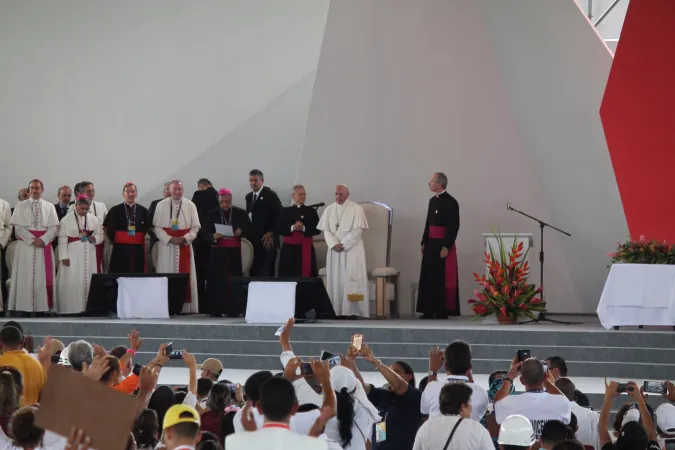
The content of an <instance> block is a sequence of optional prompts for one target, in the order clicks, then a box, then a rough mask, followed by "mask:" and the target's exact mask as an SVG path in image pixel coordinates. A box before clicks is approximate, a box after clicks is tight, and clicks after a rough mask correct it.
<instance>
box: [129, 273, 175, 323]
mask: <svg viewBox="0 0 675 450" xmlns="http://www.w3.org/2000/svg"><path fill="white" fill-rule="evenodd" d="M168 298H169V279H168V278H166V277H152V278H125V277H120V278H118V279H117V316H118V317H119V318H120V319H168V318H169V300H168Z"/></svg>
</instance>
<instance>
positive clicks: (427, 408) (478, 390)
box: [420, 375, 489, 439]
mask: <svg viewBox="0 0 675 450" xmlns="http://www.w3.org/2000/svg"><path fill="white" fill-rule="evenodd" d="M458 381H463V382H464V383H466V385H467V386H469V387H470V388H471V389H472V390H473V393H472V394H471V405H472V409H471V419H472V420H475V421H477V422H478V421H480V420H481V419H482V418H483V416H484V415H485V413H486V412H487V409H488V403H489V399H488V394H487V392H485V389H483V388H482V387H480V386H479V385H477V384H475V383H469V379H468V378H467V377H462V376H456V375H448V376H447V377H446V378H445V379H441V380H438V381H432V382H431V383H429V384H427V387H426V389H424V392H423V393H422V402H421V404H420V412H421V413H422V414H424V415H428V416H429V418H431V417H436V416H440V415H441V407H440V395H441V389H442V388H443V386H445V385H446V384H448V383H456V382H458ZM453 439H454V438H453Z"/></svg>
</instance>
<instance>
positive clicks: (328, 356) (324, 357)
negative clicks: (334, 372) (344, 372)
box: [321, 350, 335, 361]
mask: <svg viewBox="0 0 675 450" xmlns="http://www.w3.org/2000/svg"><path fill="white" fill-rule="evenodd" d="M334 357H335V353H331V352H327V351H326V350H322V351H321V361H326V360H329V359H333V358H334Z"/></svg>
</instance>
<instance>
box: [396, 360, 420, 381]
mask: <svg viewBox="0 0 675 450" xmlns="http://www.w3.org/2000/svg"><path fill="white" fill-rule="evenodd" d="M394 364H398V365H399V366H401V369H403V373H404V374H406V375H409V376H410V381H408V384H409V385H410V386H412V387H415V386H416V384H415V371H414V370H413V368H412V366H411V365H410V364H408V363H407V362H405V361H394Z"/></svg>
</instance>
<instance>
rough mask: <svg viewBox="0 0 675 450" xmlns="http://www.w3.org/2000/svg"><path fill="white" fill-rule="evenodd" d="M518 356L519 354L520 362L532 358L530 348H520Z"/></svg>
mask: <svg viewBox="0 0 675 450" xmlns="http://www.w3.org/2000/svg"><path fill="white" fill-rule="evenodd" d="M517 356H518V362H523V361H525V360H526V359H530V358H531V357H532V354H531V353H530V351H529V350H526V349H521V350H518V353H517Z"/></svg>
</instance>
